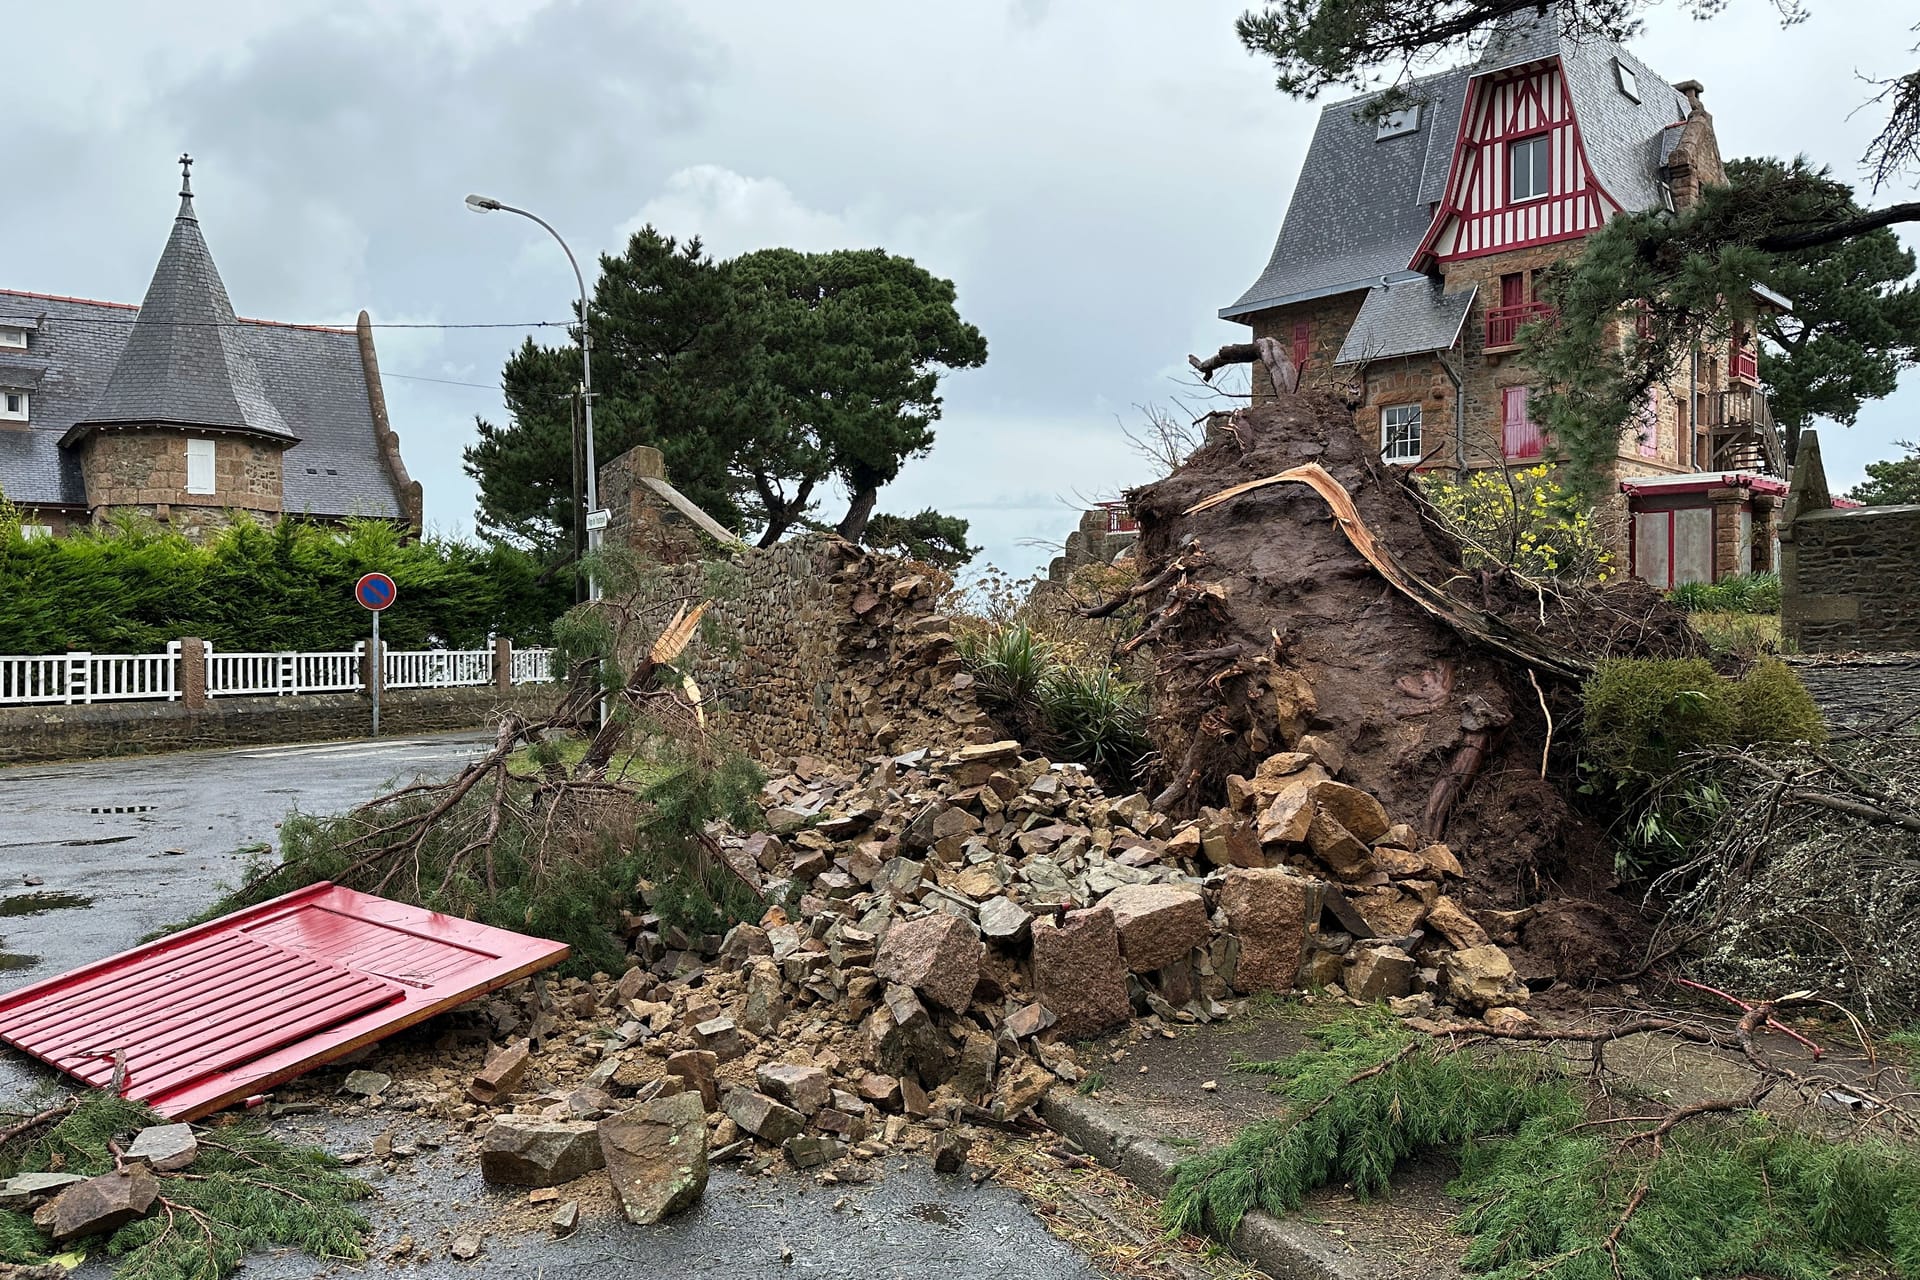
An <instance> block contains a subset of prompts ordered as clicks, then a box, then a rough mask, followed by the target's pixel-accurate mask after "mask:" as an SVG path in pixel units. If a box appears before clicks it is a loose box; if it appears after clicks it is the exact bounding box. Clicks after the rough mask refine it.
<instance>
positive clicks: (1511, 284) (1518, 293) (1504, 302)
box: [1500, 272, 1527, 307]
mask: <svg viewBox="0 0 1920 1280" xmlns="http://www.w3.org/2000/svg"><path fill="white" fill-rule="evenodd" d="M1526 300H1527V278H1526V277H1525V276H1524V275H1521V274H1520V273H1519V272H1515V273H1514V274H1512V275H1510V276H1501V277H1500V305H1501V306H1503V307H1517V306H1519V305H1520V304H1521V303H1523V302H1525V301H1526Z"/></svg>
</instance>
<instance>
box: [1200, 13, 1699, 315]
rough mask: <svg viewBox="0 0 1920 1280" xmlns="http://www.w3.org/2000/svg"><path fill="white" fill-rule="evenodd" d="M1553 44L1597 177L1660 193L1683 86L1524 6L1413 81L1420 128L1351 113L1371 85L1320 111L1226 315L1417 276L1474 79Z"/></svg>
mask: <svg viewBox="0 0 1920 1280" xmlns="http://www.w3.org/2000/svg"><path fill="white" fill-rule="evenodd" d="M1556 56H1557V57H1559V58H1560V59H1561V63H1562V65H1563V67H1564V68H1565V74H1566V82H1567V86H1568V92H1569V94H1570V96H1571V98H1572V100H1573V109H1574V113H1575V115H1576V116H1577V117H1578V119H1579V121H1580V133H1581V138H1582V140H1583V141H1584V142H1585V144H1586V151H1587V158H1588V163H1589V164H1590V165H1591V166H1592V169H1593V173H1594V176H1595V177H1596V178H1597V179H1598V180H1599V182H1600V185H1601V186H1602V187H1604V188H1605V189H1606V191H1607V193H1608V194H1609V195H1611V196H1612V197H1613V198H1614V199H1615V200H1617V201H1619V202H1620V204H1621V206H1622V207H1624V208H1628V209H1645V208H1652V207H1654V206H1656V205H1658V204H1660V203H1661V201H1662V199H1663V196H1662V192H1661V187H1660V171H1659V166H1660V163H1661V161H1662V160H1664V159H1665V154H1666V152H1670V151H1671V149H1672V144H1671V142H1666V143H1665V147H1664V150H1663V133H1664V131H1665V130H1667V129H1668V128H1670V127H1671V126H1672V125H1673V124H1674V123H1675V122H1676V121H1679V120H1683V119H1685V117H1686V114H1687V101H1686V98H1685V97H1684V96H1683V95H1682V94H1681V93H1680V92H1679V91H1678V90H1676V89H1674V88H1673V86H1672V85H1670V84H1668V83H1667V82H1666V80H1665V79H1663V78H1662V77H1661V76H1659V75H1657V74H1656V73H1655V72H1653V71H1652V70H1651V69H1649V68H1648V67H1647V65H1646V64H1645V63H1643V62H1641V61H1640V60H1639V59H1638V58H1635V57H1634V56H1633V55H1632V54H1631V53H1629V52H1628V51H1627V50H1626V49H1624V48H1622V47H1620V46H1618V45H1615V44H1612V43H1609V42H1606V41H1600V40H1576V39H1573V38H1571V37H1569V36H1567V35H1565V34H1564V33H1563V31H1562V29H1561V24H1560V20H1559V19H1558V17H1557V16H1556V15H1554V14H1552V13H1549V14H1547V15H1545V16H1537V15H1535V14H1532V13H1526V14H1521V15H1518V16H1516V17H1513V18H1510V19H1507V20H1506V21H1504V22H1503V23H1502V24H1501V26H1499V27H1498V28H1496V29H1495V31H1494V32H1493V33H1492V34H1491V35H1490V36H1489V37H1488V40H1487V45H1486V48H1485V49H1484V50H1483V51H1482V53H1481V56H1480V58H1479V59H1478V60H1477V61H1476V62H1475V63H1473V64H1472V65H1470V66H1465V67H1456V68H1454V69H1453V70H1451V71H1443V72H1440V73H1437V74H1435V75H1431V76H1426V77H1423V78H1421V79H1419V80H1416V81H1414V82H1413V84H1412V85H1411V86H1410V90H1411V92H1412V93H1413V95H1414V96H1415V97H1416V98H1425V99H1426V100H1427V103H1428V105H1427V106H1426V107H1425V108H1423V112H1422V118H1421V121H1420V129H1419V132H1417V133H1414V134H1409V135H1405V136H1402V137H1399V138H1389V139H1385V140H1381V141H1376V140H1375V126H1374V125H1373V124H1372V123H1370V122H1364V121H1360V120H1357V119H1355V115H1356V113H1357V111H1358V110H1359V109H1360V108H1362V107H1364V106H1365V105H1366V104H1367V103H1368V102H1369V101H1372V100H1373V98H1374V97H1376V96H1377V95H1373V94H1367V95H1363V96H1361V97H1357V98H1352V99H1349V100H1348V101H1345V102H1336V103H1333V104H1331V105H1330V106H1328V107H1326V108H1325V109H1324V110H1322V111H1321V113H1320V122H1319V125H1318V126H1317V127H1316V128H1315V130H1314V135H1313V142H1312V143H1311V145H1309V147H1308V148H1307V157H1306V161H1305V163H1304V164H1303V165H1302V166H1301V170H1300V178H1299V180H1298V182H1297V183H1296V184H1295V186H1294V192H1293V199H1292V201H1291V202H1290V203H1289V204H1288V206H1287V215H1286V218H1285V220H1284V221H1283V222H1282V224H1281V227H1280V237H1279V240H1278V241H1277V242H1276V243H1275V245H1274V249H1273V255H1272V257H1271V258H1270V259H1269V260H1268V262H1267V267H1266V270H1264V271H1263V272H1261V273H1260V278H1259V279H1257V280H1256V281H1254V283H1253V284H1252V285H1251V286H1250V287H1249V288H1248V289H1247V291H1246V292H1245V293H1243V294H1241V296H1240V297H1239V299H1238V300H1236V301H1235V302H1234V303H1233V304H1232V305H1231V306H1228V307H1224V308H1222V309H1221V311H1220V316H1221V318H1222V319H1229V320H1230V319H1234V318H1236V317H1240V316H1245V315H1248V314H1251V313H1252V312H1255V311H1263V310H1266V309H1267V308H1269V307H1277V306H1284V305H1286V304H1288V303H1291V302H1303V301H1306V300H1308V299H1310V298H1317V297H1328V296H1331V295H1334V294H1341V293H1351V292H1353V291H1355V290H1358V289H1366V288H1374V287H1375V286H1378V285H1380V284H1382V283H1385V282H1388V281H1393V280H1400V279H1412V278H1416V277H1415V275H1414V273H1413V272H1411V271H1409V270H1408V264H1409V263H1411V262H1412V261H1413V256H1414V254H1415V253H1416V252H1417V251H1418V250H1419V248H1420V243H1421V241H1422V240H1423V239H1424V238H1425V237H1426V233H1427V231H1428V229H1429V227H1430V225H1431V223H1432V220H1433V216H1434V212H1435V206H1436V205H1437V204H1438V203H1439V202H1440V200H1441V199H1442V198H1443V197H1444V196H1445V194H1446V183H1447V176H1448V173H1449V171H1450V169H1451V166H1452V162H1453V144H1454V142H1455V139H1456V135H1457V134H1458V132H1459V126H1460V110H1461V106H1462V104H1463V102H1464V101H1465V98H1466V91H1467V85H1468V81H1469V79H1470V78H1471V77H1473V76H1478V75H1484V74H1487V73H1490V72H1495V71H1500V70H1504V69H1506V68H1508V67H1516V66H1523V65H1525V64H1527V63H1530V62H1537V61H1540V60H1542V59H1545V58H1551V57H1556ZM1615 58H1618V59H1619V60H1620V61H1621V62H1622V63H1624V64H1625V65H1626V66H1627V68H1628V69H1629V70H1631V71H1632V72H1633V73H1634V76H1635V79H1636V81H1637V87H1638V90H1639V93H1640V98H1641V100H1640V101H1639V102H1638V103H1636V102H1634V101H1633V100H1631V99H1630V98H1628V97H1627V96H1626V95H1625V94H1623V93H1621V92H1620V90H1619V88H1618V85H1617V82H1616V81H1615V79H1614V70H1613V63H1614V59H1615ZM1411 296H1412V295H1403V296H1402V298H1401V299H1400V300H1399V301H1398V302H1397V303H1396V308H1399V307H1404V306H1408V305H1410V303H1408V302H1407V301H1406V299H1407V298H1408V297H1411ZM1445 319H1446V317H1445V315H1444V314H1436V315H1434V316H1432V317H1429V318H1428V320H1427V323H1429V324H1432V325H1440V324H1444V323H1445Z"/></svg>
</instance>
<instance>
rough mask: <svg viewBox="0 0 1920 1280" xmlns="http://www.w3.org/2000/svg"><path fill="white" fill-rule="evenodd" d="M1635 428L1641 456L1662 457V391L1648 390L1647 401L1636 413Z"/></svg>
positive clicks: (1654, 388) (1657, 389)
mask: <svg viewBox="0 0 1920 1280" xmlns="http://www.w3.org/2000/svg"><path fill="white" fill-rule="evenodd" d="M1634 417H1635V422H1634V426H1635V428H1636V434H1637V435H1638V437H1639V442H1640V456H1641V457H1643V458H1657V457H1659V456H1660V390H1659V388H1657V387H1648V388H1647V401H1646V403H1645V404H1643V405H1641V406H1640V408H1639V410H1638V411H1637V412H1636V413H1635V415H1634Z"/></svg>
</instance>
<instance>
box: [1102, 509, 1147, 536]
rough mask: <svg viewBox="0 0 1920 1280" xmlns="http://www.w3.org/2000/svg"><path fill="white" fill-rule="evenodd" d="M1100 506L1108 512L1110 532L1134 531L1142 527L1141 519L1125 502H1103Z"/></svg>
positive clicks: (1108, 529) (1108, 530) (1108, 528)
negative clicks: (1135, 516) (1129, 509)
mask: <svg viewBox="0 0 1920 1280" xmlns="http://www.w3.org/2000/svg"><path fill="white" fill-rule="evenodd" d="M1100 506H1101V507H1102V508H1103V509H1104V510H1105V511H1106V513H1107V532H1108V533H1132V532H1133V531H1134V530H1136V529H1138V528H1139V527H1140V521H1139V520H1137V519H1135V518H1134V515H1133V513H1132V512H1131V511H1128V510H1127V504H1126V503H1124V502H1103V503H1101V504H1100Z"/></svg>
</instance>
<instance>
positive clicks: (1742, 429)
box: [1700, 387, 1786, 476]
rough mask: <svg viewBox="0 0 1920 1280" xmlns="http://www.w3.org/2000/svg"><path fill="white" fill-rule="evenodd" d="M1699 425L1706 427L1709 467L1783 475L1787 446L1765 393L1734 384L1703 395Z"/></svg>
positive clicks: (1712, 468)
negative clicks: (1731, 386)
mask: <svg viewBox="0 0 1920 1280" xmlns="http://www.w3.org/2000/svg"><path fill="white" fill-rule="evenodd" d="M1701 400H1702V405H1701V410H1702V412H1701V418H1700V425H1701V426H1703V427H1705V428H1706V429H1707V438H1708V443H1709V446H1710V450H1711V452H1710V454H1709V457H1708V459H1707V467H1708V469H1709V470H1721V469H1725V470H1729V471H1757V472H1760V473H1762V474H1764V475H1775V476H1784V475H1785V474H1786V471H1785V460H1784V457H1783V454H1784V450H1783V448H1782V443H1781V439H1780V428H1779V427H1778V426H1776V425H1775V424H1774V421H1773V408H1772V406H1770V405H1769V404H1768V403H1767V397H1766V395H1765V394H1764V393H1762V392H1759V391H1756V390H1754V389H1753V388H1751V387H1735V388H1733V389H1732V390H1730V391H1717V392H1714V393H1713V394H1711V395H1706V396H1702V397H1701Z"/></svg>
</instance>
